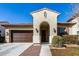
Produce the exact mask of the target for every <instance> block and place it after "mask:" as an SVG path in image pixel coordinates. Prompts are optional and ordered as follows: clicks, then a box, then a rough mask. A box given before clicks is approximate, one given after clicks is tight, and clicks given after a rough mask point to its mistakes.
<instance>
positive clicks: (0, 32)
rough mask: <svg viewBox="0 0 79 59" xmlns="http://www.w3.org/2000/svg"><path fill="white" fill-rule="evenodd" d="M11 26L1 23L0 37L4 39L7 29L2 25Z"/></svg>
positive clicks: (4, 22)
mask: <svg viewBox="0 0 79 59" xmlns="http://www.w3.org/2000/svg"><path fill="white" fill-rule="evenodd" d="M7 24H9V23H8V22H7V21H0V36H1V37H4V36H5V27H3V26H1V25H7Z"/></svg>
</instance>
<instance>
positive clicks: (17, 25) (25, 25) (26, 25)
mask: <svg viewBox="0 0 79 59" xmlns="http://www.w3.org/2000/svg"><path fill="white" fill-rule="evenodd" d="M2 26H4V27H31V28H33V25H32V24H6V25H2Z"/></svg>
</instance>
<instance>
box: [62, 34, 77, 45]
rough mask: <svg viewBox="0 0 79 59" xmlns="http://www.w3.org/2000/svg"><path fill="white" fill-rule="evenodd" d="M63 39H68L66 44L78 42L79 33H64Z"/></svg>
mask: <svg viewBox="0 0 79 59" xmlns="http://www.w3.org/2000/svg"><path fill="white" fill-rule="evenodd" d="M63 39H64V40H65V41H66V42H65V43H66V44H77V42H78V35H64V36H63Z"/></svg>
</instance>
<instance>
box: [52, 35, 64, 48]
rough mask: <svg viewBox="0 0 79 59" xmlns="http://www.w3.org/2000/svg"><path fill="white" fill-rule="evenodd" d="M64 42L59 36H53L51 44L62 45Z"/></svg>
mask: <svg viewBox="0 0 79 59" xmlns="http://www.w3.org/2000/svg"><path fill="white" fill-rule="evenodd" d="M63 44H64V40H63V38H62V37H61V36H54V37H53V39H52V45H53V46H54V47H62V45H63Z"/></svg>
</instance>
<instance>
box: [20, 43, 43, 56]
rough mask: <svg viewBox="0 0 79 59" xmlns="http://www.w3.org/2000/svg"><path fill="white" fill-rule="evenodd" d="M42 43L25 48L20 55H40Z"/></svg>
mask: <svg viewBox="0 0 79 59" xmlns="http://www.w3.org/2000/svg"><path fill="white" fill-rule="evenodd" d="M40 49H41V45H35V44H34V45H33V46H31V47H30V48H28V49H27V50H25V51H24V52H23V53H22V54H20V56H39V54H40Z"/></svg>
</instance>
